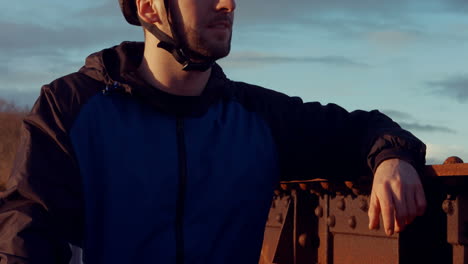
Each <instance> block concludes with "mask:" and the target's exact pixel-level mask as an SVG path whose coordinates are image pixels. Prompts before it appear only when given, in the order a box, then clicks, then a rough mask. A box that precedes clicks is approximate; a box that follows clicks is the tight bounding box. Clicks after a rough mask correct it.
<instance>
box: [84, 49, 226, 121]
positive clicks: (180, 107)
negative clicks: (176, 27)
mask: <svg viewBox="0 0 468 264" xmlns="http://www.w3.org/2000/svg"><path fill="white" fill-rule="evenodd" d="M143 51H144V43H143V42H123V43H122V44H120V45H118V46H115V47H112V48H109V49H105V50H103V51H100V52H97V53H94V54H91V55H90V56H88V58H87V59H86V64H85V66H83V67H82V68H81V69H80V72H81V73H84V74H86V75H88V76H90V77H91V78H93V79H96V80H98V81H100V82H102V83H104V86H114V87H118V88H119V89H116V90H119V91H122V92H124V93H125V94H128V95H131V96H133V97H135V98H136V99H138V100H140V101H142V102H144V103H147V104H149V105H151V106H152V107H155V108H156V109H157V110H158V111H161V112H164V113H166V114H171V115H177V116H201V115H203V113H205V112H206V111H207V110H208V108H209V107H210V106H211V105H212V104H214V103H216V102H217V101H219V100H221V99H222V98H226V96H227V90H228V89H227V88H228V86H229V85H230V81H229V80H228V79H227V78H226V75H225V74H224V73H223V71H222V69H221V67H220V66H219V65H217V64H215V65H214V66H213V68H212V71H211V76H210V79H209V80H208V83H207V85H206V87H205V89H204V90H203V92H202V94H201V95H200V96H177V95H172V94H169V93H167V92H164V91H162V90H159V89H157V88H156V87H152V86H150V85H149V84H147V83H146V82H145V81H143V79H141V78H140V77H139V76H138V74H137V71H136V70H137V68H138V66H139V65H140V63H141V61H142V58H143Z"/></svg>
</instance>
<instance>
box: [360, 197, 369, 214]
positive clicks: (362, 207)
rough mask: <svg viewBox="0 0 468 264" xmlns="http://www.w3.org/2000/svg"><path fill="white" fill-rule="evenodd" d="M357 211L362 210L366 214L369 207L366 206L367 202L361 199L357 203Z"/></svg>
mask: <svg viewBox="0 0 468 264" xmlns="http://www.w3.org/2000/svg"><path fill="white" fill-rule="evenodd" d="M359 209H361V210H363V211H364V212H367V211H368V210H369V205H368V204H367V201H366V200H364V199H362V200H361V201H359Z"/></svg>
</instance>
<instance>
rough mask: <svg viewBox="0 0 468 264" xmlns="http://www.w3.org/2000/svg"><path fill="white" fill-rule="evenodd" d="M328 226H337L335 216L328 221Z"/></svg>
mask: <svg viewBox="0 0 468 264" xmlns="http://www.w3.org/2000/svg"><path fill="white" fill-rule="evenodd" d="M327 224H328V226H329V227H334V226H335V224H336V219H335V216H334V215H330V216H329V217H328V219H327Z"/></svg>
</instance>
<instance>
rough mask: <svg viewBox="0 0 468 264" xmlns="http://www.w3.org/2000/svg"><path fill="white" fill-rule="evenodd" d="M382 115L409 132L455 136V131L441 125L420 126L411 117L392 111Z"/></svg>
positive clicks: (385, 111) (407, 114) (388, 110)
mask: <svg viewBox="0 0 468 264" xmlns="http://www.w3.org/2000/svg"><path fill="white" fill-rule="evenodd" d="M382 112H383V113H385V114H386V115H388V116H389V117H391V118H393V119H395V120H397V121H398V124H400V125H401V126H402V127H403V128H404V129H407V130H410V131H418V132H429V133H435V132H439V133H449V134H456V133H457V131H456V130H454V129H452V128H450V127H447V126H442V125H434V124H421V123H419V122H418V121H415V118H414V116H413V115H411V114H409V113H406V112H402V111H398V110H392V109H386V110H382Z"/></svg>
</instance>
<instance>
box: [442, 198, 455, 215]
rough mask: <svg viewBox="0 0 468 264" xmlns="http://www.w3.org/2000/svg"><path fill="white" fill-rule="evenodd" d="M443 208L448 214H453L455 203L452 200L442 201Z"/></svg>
mask: <svg viewBox="0 0 468 264" xmlns="http://www.w3.org/2000/svg"><path fill="white" fill-rule="evenodd" d="M442 210H444V212H445V213H446V214H448V215H452V214H453V204H452V201H450V200H445V201H444V202H443V203H442Z"/></svg>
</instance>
